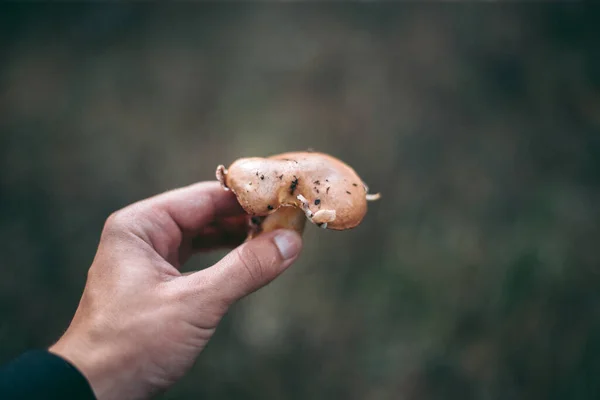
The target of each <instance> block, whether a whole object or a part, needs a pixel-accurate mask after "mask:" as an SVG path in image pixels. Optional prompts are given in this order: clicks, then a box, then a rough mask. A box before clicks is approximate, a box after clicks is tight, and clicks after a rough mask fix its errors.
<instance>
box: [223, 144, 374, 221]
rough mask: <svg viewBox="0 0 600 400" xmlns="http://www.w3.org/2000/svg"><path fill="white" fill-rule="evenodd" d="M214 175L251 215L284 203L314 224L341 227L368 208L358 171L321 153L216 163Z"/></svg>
mask: <svg viewBox="0 0 600 400" xmlns="http://www.w3.org/2000/svg"><path fill="white" fill-rule="evenodd" d="M217 176H218V177H219V178H220V180H221V181H222V183H223V184H224V186H225V187H227V188H229V189H230V190H231V191H233V192H234V193H235V194H236V196H237V198H238V201H239V202H240V204H241V205H242V207H243V208H244V210H246V212H248V214H250V215H256V216H265V215H269V214H273V213H275V212H277V210H278V209H279V208H280V207H281V206H283V205H287V206H293V207H296V208H298V209H300V210H301V211H302V212H303V213H305V214H306V215H307V216H308V217H309V218H310V219H311V220H312V222H314V223H315V224H323V223H327V225H326V227H327V229H333V230H344V229H351V228H354V227H356V226H358V225H359V224H360V223H361V221H362V219H363V218H364V216H365V214H366V212H367V188H366V186H365V185H364V184H363V182H362V180H361V179H360V177H359V176H358V174H357V173H356V172H355V171H354V170H353V169H352V168H351V167H350V166H348V165H347V164H345V163H343V162H342V161H340V160H339V159H337V158H335V157H332V156H330V155H328V154H324V153H316V152H293V153H283V154H279V155H276V156H272V157H268V158H259V157H252V158H241V159H239V160H237V161H235V162H234V163H233V164H231V166H230V167H229V168H228V169H227V170H225V169H224V168H223V167H222V166H220V167H219V168H218V169H217ZM299 196H300V198H299Z"/></svg>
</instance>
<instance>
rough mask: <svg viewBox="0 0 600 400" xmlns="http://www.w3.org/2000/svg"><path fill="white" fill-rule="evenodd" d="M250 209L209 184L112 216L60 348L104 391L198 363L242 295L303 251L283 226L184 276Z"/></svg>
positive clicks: (235, 236) (168, 376) (139, 392)
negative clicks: (191, 261)
mask: <svg viewBox="0 0 600 400" xmlns="http://www.w3.org/2000/svg"><path fill="white" fill-rule="evenodd" d="M245 230H246V224H245V218H244V212H243V210H242V209H241V207H240V206H239V204H238V203H237V201H236V199H235V196H234V195H233V194H232V193H231V192H226V191H224V190H223V189H222V188H221V187H220V185H219V184H218V183H217V182H204V183H199V184H196V185H192V186H189V187H186V188H183V189H178V190H174V191H171V192H168V193H165V194H161V195H159V196H156V197H153V198H150V199H147V200H144V201H141V202H139V203H136V204H133V205H130V206H128V207H126V208H124V209H122V210H120V211H117V212H116V213H114V214H113V215H111V216H110V217H109V218H108V220H107V221H106V225H105V227H104V230H103V232H102V236H101V239H100V244H99V246H98V252H97V254H96V257H95V259H94V261H93V263H92V266H91V268H90V270H89V272H88V280H87V283H86V287H85V290H84V292H83V296H82V298H81V302H80V304H79V307H78V309H77V312H76V313H75V316H74V318H73V321H72V323H71V325H70V326H69V328H68V330H67V331H66V333H65V334H64V336H63V337H62V338H61V339H60V340H59V341H58V342H57V343H56V344H55V345H54V346H52V347H51V348H50V351H51V352H54V353H55V354H57V355H59V356H61V357H63V358H65V359H66V360H68V361H70V362H71V363H73V364H74V365H75V366H76V367H77V368H78V369H79V370H80V371H81V372H82V373H83V374H84V375H85V376H86V378H87V379H88V381H89V382H90V384H91V386H92V389H93V390H94V393H95V394H96V396H97V398H98V399H100V400H104V399H141V398H148V397H150V396H152V395H154V394H156V393H157V392H160V391H162V390H165V389H166V388H168V387H169V386H171V385H172V384H173V383H174V382H176V381H177V380H178V379H179V378H181V377H182V376H183V375H184V374H185V372H186V371H187V370H188V369H189V368H190V367H191V366H192V365H193V363H194V361H195V359H196V357H197V356H198V354H199V353H200V352H201V351H202V349H203V348H204V346H205V345H206V343H207V342H208V340H209V339H210V337H211V336H212V335H213V333H214V332H215V329H216V327H217V324H218V323H219V321H220V319H221V318H222V317H223V315H224V314H225V313H226V311H227V309H228V308H229V306H231V304H232V303H234V302H235V301H236V300H239V299H241V298H242V297H244V296H246V295H248V294H249V293H251V292H253V291H255V290H257V289H259V288H260V287H262V286H264V285H266V284H267V283H269V282H270V281H271V280H273V279H274V278H275V277H277V276H278V275H279V274H281V273H282V272H283V271H284V270H285V269H286V268H287V267H289V266H290V264H292V262H293V261H294V260H295V259H296V258H297V256H298V253H299V251H300V249H301V245H302V244H301V238H300V237H299V235H298V234H297V233H295V232H292V231H275V232H271V233H269V234H264V235H261V236H259V237H258V238H256V239H253V240H251V241H248V242H246V243H244V244H242V245H241V246H239V247H237V248H236V249H234V250H233V251H232V252H230V253H229V254H228V255H226V256H225V257H224V258H223V259H222V260H221V261H219V262H217V263H216V264H215V265H213V266H212V267H210V268H207V269H204V270H201V271H197V272H194V273H191V274H187V275H182V274H181V273H180V272H179V270H178V268H179V267H180V266H181V265H182V264H183V263H184V262H185V261H186V260H187V259H188V258H189V257H190V256H191V255H192V254H193V253H194V252H195V251H203V250H209V249H210V248H214V247H219V246H231V245H234V244H239V243H240V242H241V241H243V239H244V237H245Z"/></svg>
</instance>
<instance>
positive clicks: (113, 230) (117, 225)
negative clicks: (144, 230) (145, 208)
mask: <svg viewBox="0 0 600 400" xmlns="http://www.w3.org/2000/svg"><path fill="white" fill-rule="evenodd" d="M138 214H139V213H138V212H137V210H136V209H135V207H134V206H133V205H132V206H128V207H125V208H122V209H120V210H118V211H115V212H113V213H112V214H111V215H110V216H109V217H108V218H107V219H106V222H105V223H104V229H103V231H102V234H103V236H105V237H117V238H121V237H123V236H124V234H125V233H126V232H128V231H131V230H133V229H134V228H135V226H136V223H137V220H138V219H139V215H138Z"/></svg>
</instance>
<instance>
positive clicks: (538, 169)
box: [0, 3, 600, 400]
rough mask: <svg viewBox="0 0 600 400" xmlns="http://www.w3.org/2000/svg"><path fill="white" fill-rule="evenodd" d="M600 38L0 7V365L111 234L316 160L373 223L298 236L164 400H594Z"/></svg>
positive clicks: (250, 15)
mask: <svg viewBox="0 0 600 400" xmlns="http://www.w3.org/2000/svg"><path fill="white" fill-rule="evenodd" d="M597 17H598V13H596V12H594V10H590V9H585V8H583V7H582V6H581V5H576V4H572V5H558V4H554V5H549V4H548V5H542V4H538V5H535V6H533V5H530V6H525V5H511V6H509V5H477V4H474V3H473V4H454V5H449V4H429V5H423V6H417V5H408V4H405V5H398V4H396V5H394V4H358V3H357V4H327V5H326V4H322V5H315V4H313V5H309V4H293V5H291V4H285V5H283V4H279V5H277V4H275V3H273V4H262V5H247V4H244V3H238V4H233V3H232V4H226V5H217V4H205V5H192V4H179V5H171V6H157V5H153V6H150V5H146V6H140V5H125V4H123V5H116V4H113V5H101V4H92V5H75V4H70V5H68V4H63V5H60V6H59V5H55V6H51V5H48V4H47V5H44V4H37V5H29V6H23V5H18V4H12V5H10V4H4V5H2V6H1V7H0V254H1V257H0V267H1V274H0V316H1V318H0V362H5V361H8V360H9V359H11V358H12V357H14V356H16V355H18V354H19V353H20V352H23V351H25V350H26V349H29V348H32V347H39V346H47V345H49V344H51V343H52V342H53V341H54V340H55V339H57V338H58V337H59V336H60V335H61V333H62V332H63V330H64V329H65V328H66V327H67V325H68V323H69V320H70V318H71V316H72V314H73V312H74V311H75V308H76V306H77V302H78V299H79V296H80V294H81V291H82V288H83V285H84V282H85V277H86V271H87V268H88V266H89V264H90V262H91V260H92V258H93V256H94V252H95V249H96V245H97V242H98V238H99V233H100V230H101V228H102V225H103V222H104V220H105V218H106V217H107V216H108V215H109V213H110V212H112V211H114V210H116V209H118V208H121V207H123V206H125V205H127V204H129V203H131V202H134V201H136V200H139V199H141V198H144V197H147V196H150V195H153V194H155V193H158V192H161V191H164V190H168V189H171V188H174V187H178V186H182V185H187V184H190V183H193V182H196V181H199V180H208V179H214V170H215V167H216V165H217V164H220V163H224V164H228V163H230V162H232V161H233V160H235V159H236V158H238V157H242V156H252V155H257V156H261V155H268V154H272V153H278V152H283V151H290V150H302V149H306V148H309V147H311V148H314V149H316V150H320V151H324V152H329V153H331V154H333V155H335V156H338V157H340V158H341V159H343V160H344V161H346V162H348V163H349V164H351V165H352V166H354V167H355V169H356V170H357V171H358V172H359V174H360V175H361V177H362V178H363V179H364V180H365V182H367V183H368V184H369V185H370V187H371V188H372V191H374V192H377V191H381V192H382V194H383V198H382V200H381V201H380V202H377V203H373V204H371V206H370V210H369V213H368V215H367V217H366V219H365V221H364V223H363V224H362V225H361V226H360V227H358V228H357V229H355V230H352V231H348V232H329V231H320V230H318V229H316V228H314V227H312V226H311V227H309V229H308V230H307V232H306V234H305V238H306V247H305V250H304V252H303V255H302V257H301V259H300V260H299V261H298V262H297V264H296V265H295V266H294V267H293V268H292V269H291V270H290V271H288V272H287V273H286V274H285V275H284V276H283V277H282V278H281V279H279V280H277V281H276V282H274V283H273V284H271V285H270V286H268V287H267V288H265V289H263V290H261V291H260V292H258V293H256V294H254V295H252V296H251V297H249V298H247V299H245V300H244V301H243V302H241V303H239V304H238V305H237V306H236V307H234V309H233V310H232V311H231V312H230V314H228V316H227V317H226V318H225V320H224V321H223V323H222V325H221V326H220V328H219V329H218V331H217V333H216V336H215V337H214V339H213V340H212V341H211V342H210V344H209V346H208V348H207V349H206V350H205V351H204V352H203V353H202V355H201V357H200V358H199V360H198V363H197V365H196V366H195V367H194V369H193V370H192V371H191V373H189V374H188V375H187V377H186V378H185V379H183V380H182V381H181V382H179V383H178V384H177V385H176V386H175V387H174V388H173V389H172V390H171V391H170V392H168V393H166V394H165V395H163V396H161V398H164V399H188V398H198V399H200V398H202V399H368V400H379V399H410V400H412V399H414V400H420V399H461V400H462V399H490V400H491V399H592V398H600V264H599V261H600V252H599V251H598V246H599V245H600V243H599V239H600V215H599V213H600V207H599V200H600V192H599V188H600V185H599V183H600V133H599V132H600V46H599V45H598V38H600V24H598V23H597V21H598V20H599V19H598V18H597ZM223 254H224V253H223V252H219V253H217V254H211V255H203V256H199V257H197V258H195V259H194V260H193V261H192V262H191V263H190V265H189V269H198V268H203V267H206V266H208V265H210V264H211V262H213V261H214V260H217V259H218V258H219V257H220V256H222V255H223Z"/></svg>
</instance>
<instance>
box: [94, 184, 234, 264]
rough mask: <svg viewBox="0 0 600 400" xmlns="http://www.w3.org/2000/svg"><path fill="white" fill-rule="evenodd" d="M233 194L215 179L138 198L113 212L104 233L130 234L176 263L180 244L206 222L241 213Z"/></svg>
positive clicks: (197, 231) (112, 234) (112, 235)
mask: <svg viewBox="0 0 600 400" xmlns="http://www.w3.org/2000/svg"><path fill="white" fill-rule="evenodd" d="M243 213H244V211H243V209H242V208H241V206H240V205H239V203H238V202H237V200H236V198H235V195H233V194H232V193H231V192H229V191H225V190H223V188H222V187H221V185H220V184H219V183H218V182H216V181H215V182H201V183H197V184H194V185H191V186H187V187H184V188H180V189H175V190H172V191H169V192H166V193H163V194H160V195H157V196H154V197H151V198H149V199H146V200H142V201H140V202H137V203H135V204H132V205H130V206H128V207H125V208H124V209H122V210H119V211H117V212H116V213H114V214H113V215H112V216H111V217H110V218H109V219H108V221H107V223H106V226H105V232H104V235H105V236H109V237H117V238H119V239H120V238H123V236H124V235H126V234H133V235H135V236H137V237H138V238H141V239H142V240H143V241H144V242H146V243H147V244H148V245H150V246H151V247H152V248H153V249H154V250H155V251H156V252H157V253H158V254H159V255H160V256H161V257H163V258H164V259H165V260H167V261H169V262H170V263H171V264H173V265H175V266H178V264H179V260H178V258H179V254H180V246H181V245H182V243H183V242H184V241H185V240H186V239H188V238H189V242H190V243H189V245H190V246H191V238H192V237H194V236H196V235H197V234H198V233H199V232H200V231H201V230H202V228H203V227H204V226H205V225H206V224H208V223H209V222H211V221H213V220H215V219H219V218H224V217H228V216H234V215H239V214H243Z"/></svg>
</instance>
